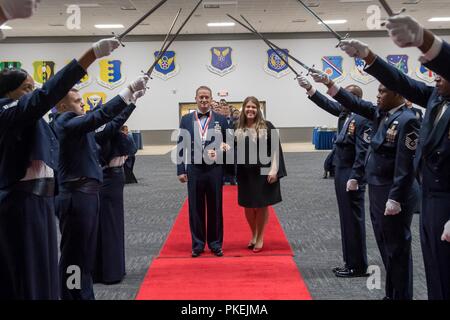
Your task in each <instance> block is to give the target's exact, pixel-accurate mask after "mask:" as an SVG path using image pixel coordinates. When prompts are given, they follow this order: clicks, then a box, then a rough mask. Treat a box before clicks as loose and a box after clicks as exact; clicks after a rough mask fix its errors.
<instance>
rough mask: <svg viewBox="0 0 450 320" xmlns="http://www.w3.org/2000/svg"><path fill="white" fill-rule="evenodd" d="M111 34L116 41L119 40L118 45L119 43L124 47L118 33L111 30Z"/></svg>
mask: <svg viewBox="0 0 450 320" xmlns="http://www.w3.org/2000/svg"><path fill="white" fill-rule="evenodd" d="M112 35H113V36H114V38H115V39H116V40H117V41H119V43H120V45H121V46H122V47H125V45H124V44H123V42H122V38H121V37H120V35H117V34H115V33H114V32H112Z"/></svg>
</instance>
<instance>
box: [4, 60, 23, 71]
mask: <svg viewBox="0 0 450 320" xmlns="http://www.w3.org/2000/svg"><path fill="white" fill-rule="evenodd" d="M12 68H16V69H20V68H22V63H21V62H20V61H0V71H2V70H3V69H12Z"/></svg>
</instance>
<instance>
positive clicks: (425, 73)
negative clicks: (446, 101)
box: [416, 65, 436, 83]
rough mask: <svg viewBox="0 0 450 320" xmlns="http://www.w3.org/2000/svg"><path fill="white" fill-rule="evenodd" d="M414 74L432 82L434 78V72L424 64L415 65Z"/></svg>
mask: <svg viewBox="0 0 450 320" xmlns="http://www.w3.org/2000/svg"><path fill="white" fill-rule="evenodd" d="M416 76H417V77H418V78H419V79H421V80H423V81H426V82H429V83H433V82H434V81H435V80H436V74H435V73H434V72H433V71H431V70H430V69H428V68H427V67H425V66H424V65H420V66H419V67H417V70H416Z"/></svg>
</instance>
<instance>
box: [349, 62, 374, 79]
mask: <svg viewBox="0 0 450 320" xmlns="http://www.w3.org/2000/svg"><path fill="white" fill-rule="evenodd" d="M365 66H366V62H365V61H364V60H363V59H360V58H355V66H354V67H353V69H352V71H351V72H350V75H351V77H352V78H353V79H354V80H356V81H358V82H360V83H362V84H369V83H371V82H373V81H375V78H374V77H372V76H371V75H370V74H368V73H367V72H366V71H364V67H365Z"/></svg>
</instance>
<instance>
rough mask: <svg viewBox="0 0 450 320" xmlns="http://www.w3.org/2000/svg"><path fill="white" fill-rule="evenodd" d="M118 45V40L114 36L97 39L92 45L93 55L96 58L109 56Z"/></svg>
mask: <svg viewBox="0 0 450 320" xmlns="http://www.w3.org/2000/svg"><path fill="white" fill-rule="evenodd" d="M119 46H120V41H119V40H117V39H116V38H107V39H102V40H100V41H97V42H96V43H94V44H93V45H92V49H93V50H94V54H95V57H96V58H97V59H99V58H103V57H106V56H109V55H110V54H111V53H112V52H113V51H114V50H116V49H117V48H118V47H119Z"/></svg>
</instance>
